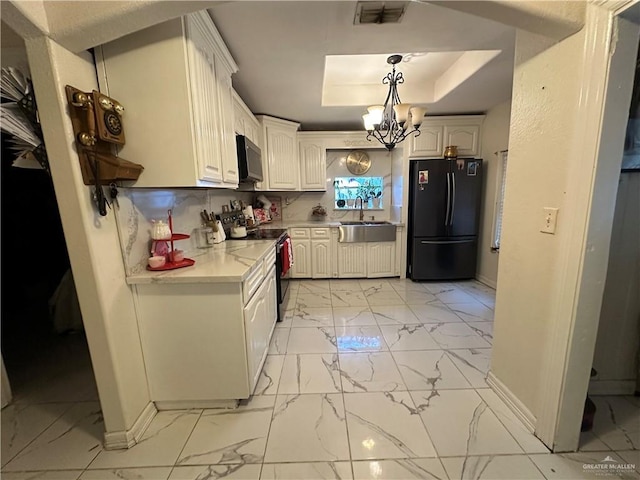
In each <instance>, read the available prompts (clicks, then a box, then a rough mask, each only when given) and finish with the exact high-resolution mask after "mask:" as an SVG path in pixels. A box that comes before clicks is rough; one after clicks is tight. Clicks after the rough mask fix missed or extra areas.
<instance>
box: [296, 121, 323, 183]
mask: <svg viewBox="0 0 640 480" xmlns="http://www.w3.org/2000/svg"><path fill="white" fill-rule="evenodd" d="M298 146H299V148H300V152H299V154H300V189H301V190H302V191H305V190H321V191H326V190H327V149H326V147H325V141H324V139H323V138H321V137H318V136H317V135H315V134H313V133H311V134H307V133H305V132H299V133H298Z"/></svg>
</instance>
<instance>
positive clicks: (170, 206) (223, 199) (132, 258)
mask: <svg viewBox="0 0 640 480" xmlns="http://www.w3.org/2000/svg"><path fill="white" fill-rule="evenodd" d="M349 152H350V150H330V151H328V152H327V191H326V192H264V194H265V195H266V196H268V197H281V199H282V219H283V220H284V221H285V222H287V221H308V220H311V219H313V217H312V216H311V209H312V208H313V207H315V206H316V205H318V204H320V205H323V206H324V207H325V209H326V210H327V217H326V218H325V221H338V220H352V219H357V218H358V215H359V211H357V210H339V209H334V198H335V193H334V187H333V180H334V178H335V177H351V176H353V175H352V174H351V173H349V171H348V170H347V167H346V157H347V155H348V154H349ZM367 153H369V157H370V158H371V168H370V170H369V171H368V172H367V173H366V175H367V176H376V177H383V179H384V189H383V208H382V209H379V210H367V209H365V216H366V217H365V218H369V217H371V216H372V215H373V216H375V219H376V220H389V219H390V218H391V212H392V207H391V204H392V197H391V170H392V165H391V155H390V154H389V153H388V152H386V151H382V150H368V152H367ZM119 191H120V194H119V195H118V203H119V208H116V212H117V214H116V215H117V216H116V218H117V223H118V233H119V236H120V245H121V248H122V256H123V259H124V265H125V269H126V273H127V275H132V274H135V273H139V272H141V271H142V270H144V269H145V268H146V265H147V258H148V257H149V255H150V250H151V227H152V223H151V221H152V220H163V221H167V216H168V210H171V211H172V218H173V231H174V232H176V233H187V234H189V235H191V238H189V239H188V240H182V241H180V243H179V244H177V245H176V248H179V249H181V250H184V251H185V255H186V256H189V254H190V252H194V251H195V250H196V239H195V235H194V234H195V230H196V228H198V227H200V225H201V218H200V212H201V211H202V210H204V209H206V210H207V211H208V212H214V213H220V212H221V211H222V205H228V204H229V201H230V200H242V201H244V202H245V203H247V204H251V202H252V200H253V198H254V197H255V196H256V195H259V194H260V193H261V192H241V191H235V190H215V189H197V188H195V189H188V188H172V189H160V188H121V189H120V190H119Z"/></svg>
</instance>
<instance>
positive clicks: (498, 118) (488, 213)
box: [476, 100, 511, 288]
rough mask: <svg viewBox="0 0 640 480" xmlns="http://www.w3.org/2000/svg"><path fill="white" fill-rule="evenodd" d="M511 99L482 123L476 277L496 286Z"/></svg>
mask: <svg viewBox="0 0 640 480" xmlns="http://www.w3.org/2000/svg"><path fill="white" fill-rule="evenodd" d="M510 118H511V101H510V100H509V101H507V102H503V103H501V104H500V105H496V106H495V107H493V108H492V109H491V110H489V111H488V112H487V113H486V116H485V118H484V123H483V124H482V159H483V169H484V197H483V199H482V214H481V218H480V234H479V242H478V273H477V276H476V278H478V280H480V281H481V282H483V283H486V284H487V285H490V286H492V287H494V288H495V287H496V285H497V281H498V259H499V254H498V252H493V251H491V245H492V242H493V221H494V216H495V211H496V200H497V199H498V198H497V193H498V192H497V188H498V184H499V181H500V178H499V177H500V175H501V174H502V173H501V170H500V161H501V159H500V155H499V153H498V154H496V152H500V151H502V150H507V149H508V148H509V121H510Z"/></svg>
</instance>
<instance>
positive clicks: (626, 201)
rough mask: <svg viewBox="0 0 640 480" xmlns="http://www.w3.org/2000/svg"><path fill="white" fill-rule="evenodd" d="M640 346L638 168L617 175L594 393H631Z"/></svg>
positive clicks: (593, 383)
mask: <svg viewBox="0 0 640 480" xmlns="http://www.w3.org/2000/svg"><path fill="white" fill-rule="evenodd" d="M639 347H640V172H623V173H622V174H621V175H620V183H619V186H618V197H617V200H616V211H615V215H614V218H613V230H612V233H611V250H610V252H609V268H608V269H607V281H606V283H605V287H604V296H603V298H602V309H601V311H600V324H599V326H598V339H597V341H596V351H595V354H594V358H593V368H595V369H596V370H597V372H598V375H597V377H595V378H594V380H593V381H592V382H591V384H590V386H589V392H590V393H592V394H621V393H625V394H628V395H629V394H632V393H633V391H634V390H635V386H636V376H637V374H638V349H639Z"/></svg>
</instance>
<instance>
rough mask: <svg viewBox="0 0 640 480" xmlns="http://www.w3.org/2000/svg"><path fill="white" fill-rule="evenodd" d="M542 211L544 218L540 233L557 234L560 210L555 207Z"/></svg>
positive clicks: (545, 208)
mask: <svg viewBox="0 0 640 480" xmlns="http://www.w3.org/2000/svg"><path fill="white" fill-rule="evenodd" d="M542 211H543V217H542V226H541V227H540V231H541V232H542V233H550V234H554V233H556V225H557V223H558V209H557V208H553V207H544V208H543V209H542Z"/></svg>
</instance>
